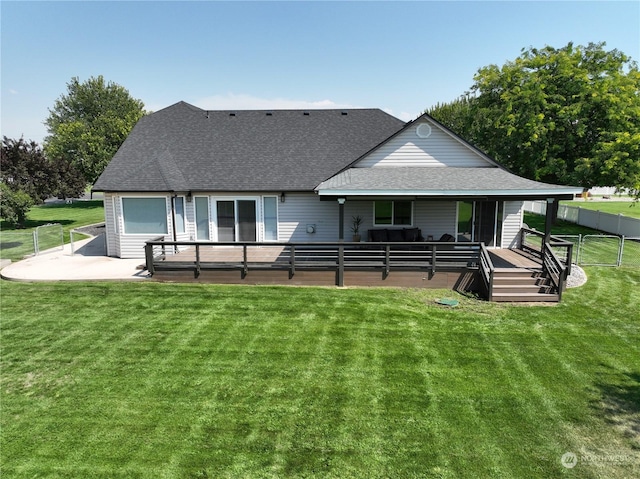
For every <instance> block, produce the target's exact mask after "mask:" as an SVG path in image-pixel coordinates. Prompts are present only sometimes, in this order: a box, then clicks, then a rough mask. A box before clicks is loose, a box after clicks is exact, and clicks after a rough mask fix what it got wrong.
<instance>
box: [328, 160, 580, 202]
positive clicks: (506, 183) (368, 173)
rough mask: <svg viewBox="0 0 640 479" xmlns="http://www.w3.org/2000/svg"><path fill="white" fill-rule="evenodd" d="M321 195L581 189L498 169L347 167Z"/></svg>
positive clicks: (525, 192) (569, 191)
mask: <svg viewBox="0 0 640 479" xmlns="http://www.w3.org/2000/svg"><path fill="white" fill-rule="evenodd" d="M316 191H318V193H319V194H320V195H331V196H334V195H361V196H365V195H375V194H379V193H380V192H382V191H384V192H385V194H389V195H393V194H397V195H418V196H450V195H454V196H455V195H488V196H531V195H532V194H533V195H551V196H552V195H572V194H576V193H580V192H581V191H582V189H581V188H576V187H572V186H560V185H551V184H547V183H540V182H538V181H533V180H528V179H526V178H522V177H520V176H517V175H514V174H513V173H510V172H508V171H506V170H505V169H503V168H500V167H497V166H496V167H491V166H488V167H487V168H446V167H432V168H419V167H394V168H390V167H378V168H349V169H348V170H345V171H343V172H342V173H340V174H338V175H336V176H334V177H332V178H330V179H329V180H327V181H324V182H322V183H321V184H320V185H319V186H318V187H317V188H316Z"/></svg>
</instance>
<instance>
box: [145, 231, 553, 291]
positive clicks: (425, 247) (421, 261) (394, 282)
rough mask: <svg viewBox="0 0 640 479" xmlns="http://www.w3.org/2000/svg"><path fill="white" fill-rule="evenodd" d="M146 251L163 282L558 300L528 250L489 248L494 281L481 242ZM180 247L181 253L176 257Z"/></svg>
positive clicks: (193, 246)
mask: <svg viewBox="0 0 640 479" xmlns="http://www.w3.org/2000/svg"><path fill="white" fill-rule="evenodd" d="M147 245H148V256H147V263H149V261H151V262H152V267H153V270H152V276H153V278H154V279H155V280H157V281H180V282H193V281H195V282H204V283H219V284H289V285H323V286H336V285H337V286H374V287H375V286H393V287H411V288H449V289H453V290H456V291H459V292H476V293H479V294H481V295H485V296H486V297H488V298H489V299H491V300H492V301H558V300H559V296H558V294H557V292H556V291H554V290H553V287H552V285H550V283H549V281H548V278H547V276H546V272H545V271H543V265H542V264H541V261H540V260H537V259H536V258H535V256H533V255H532V254H529V253H527V252H523V251H521V250H510V249H494V250H486V249H484V250H483V251H485V253H484V254H485V255H487V254H488V256H489V258H490V260H491V261H490V262H491V263H492V264H491V267H492V268H493V271H492V273H491V279H490V281H489V280H487V279H486V278H487V277H488V276H487V275H488V273H486V274H485V273H484V271H485V270H484V269H482V270H481V269H480V266H479V265H480V256H481V255H480V249H481V246H480V244H479V243H477V244H471V243H423V244H420V245H411V244H393V243H391V244H379V243H376V244H374V243H360V244H357V243H298V244H293V243H287V244H282V243H272V244H271V243H245V244H234V243H227V244H214V243H208V244H203V243H188V244H185V243H182V244H179V243H177V242H174V243H170V242H168V243H163V242H157V243H153V244H151V242H149V243H148V244H147ZM174 247H178V248H180V250H181V251H180V252H179V253H176V254H171V253H173V248H174ZM151 248H153V249H151ZM152 252H153V254H151V253H152ZM483 261H484V260H483ZM483 264H484V263H483ZM150 271H151V270H150Z"/></svg>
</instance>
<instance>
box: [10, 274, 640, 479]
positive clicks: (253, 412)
mask: <svg viewBox="0 0 640 479" xmlns="http://www.w3.org/2000/svg"><path fill="white" fill-rule="evenodd" d="M588 274H589V275H590V276H592V277H594V278H596V281H597V284H596V282H594V283H593V284H588V285H587V286H585V287H584V289H582V291H580V290H574V291H568V292H567V293H566V294H565V302H564V303H563V304H562V305H560V306H558V307H543V306H534V307H522V306H518V307H511V306H506V305H497V304H489V303H485V302H479V301H475V300H472V299H467V298H464V297H458V298H459V300H460V306H459V307H458V308H455V309H448V308H443V307H440V306H437V305H435V304H434V299H436V298H438V297H440V296H441V295H444V294H446V295H452V294H454V293H451V292H442V291H440V292H438V291H436V292H430V291H410V290H385V289H376V290H368V289H361V290H360V289H340V290H338V289H333V288H327V289H324V288H282V287H273V288H272V287H224V286H211V285H177V284H175V285H174V284H134V285H131V284H127V285H118V284H115V283H113V284H77V285H74V287H73V288H69V286H68V285H63V284H61V285H59V284H38V285H29V284H7V283H2V284H1V286H2V288H3V290H2V296H3V298H2V299H3V301H2V304H1V308H2V310H1V312H2V344H1V346H2V349H3V351H2V356H1V358H0V359H1V361H2V390H1V393H2V395H3V398H2V399H3V401H2V402H3V408H2V409H1V410H0V418H1V419H2V428H1V430H0V434H1V435H2V443H3V448H2V450H0V459H1V460H2V464H3V473H4V474H5V475H8V477H33V476H38V475H40V476H49V477H79V476H80V477H154V478H156V477H166V478H196V477H200V478H202V477H323V478H324V477H367V478H368V477H372V478H376V477H380V478H382V477H558V476H561V475H564V474H567V470H566V469H565V468H563V467H562V466H561V465H560V462H559V458H560V456H561V455H562V454H563V453H564V452H567V450H571V448H573V450H575V451H576V452H578V451H580V452H583V453H588V452H589V451H590V450H595V451H607V452H612V451H614V445H615V450H617V451H618V452H619V453H627V452H628V453H629V454H631V455H633V454H635V452H634V449H633V447H634V444H635V443H634V442H633V439H632V438H630V437H629V436H628V435H626V434H627V433H626V432H625V431H628V429H624V427H623V426H624V424H621V421H623V420H626V421H627V423H628V424H629V425H632V424H633V422H630V423H629V422H628V421H629V418H632V417H633V415H634V414H635V415H638V411H637V408H636V409H633V406H632V405H628V404H633V401H629V400H628V398H633V397H634V396H633V394H634V392H633V391H634V387H636V388H637V387H639V386H638V384H639V383H638V382H637V381H636V382H634V378H635V377H636V376H634V373H635V374H637V372H638V371H639V370H640V364H639V359H638V354H637V353H638V351H637V347H633V348H628V347H627V345H629V344H638V343H640V324H639V323H640V320H639V318H638V317H637V312H636V307H635V306H636V305H637V304H638V302H639V300H640V298H639V293H638V291H637V290H635V291H630V292H627V291H625V293H623V294H622V295H620V296H619V298H622V300H613V299H611V296H612V293H613V292H615V291H617V290H618V289H619V290H621V291H622V290H623V289H624V288H625V287H626V285H627V284H629V283H630V282H631V283H632V282H634V281H635V282H636V283H637V282H638V281H639V280H640V274H638V273H637V272H634V271H629V270H607V271H606V272H604V271H601V270H600V269H597V268H593V269H589V270H588ZM604 280H606V282H607V284H606V285H604V286H603V285H602V284H600V281H604ZM598 296H599V297H598ZM24 297H29V298H31V299H32V300H33V298H36V297H37V298H41V300H42V304H46V305H48V307H47V308H38V309H35V311H36V313H35V314H33V313H32V311H34V310H31V311H30V310H29V309H27V308H25V307H24V303H23V301H22V298H24ZM583 303H587V304H589V305H590V309H588V310H585V309H583V308H582V304H583ZM598 307H600V308H601V309H599V310H598V309H597V308H598ZM45 312H46V314H45ZM570 371H574V373H573V374H570V373H569V372H570ZM611 404H617V405H618V408H619V410H618V411H615V412H611V411H609V410H608V409H607V407H610V405H611ZM607 405H609V406H607ZM625 418H626V419H625ZM607 445H608V446H607ZM632 457H635V456H632ZM638 460H639V461H640V457H639V458H638ZM637 464H640V462H638V463H637ZM637 464H631V463H628V464H613V463H609V464H605V465H604V466H602V467H599V468H598V469H593V468H592V469H590V468H589V467H587V466H582V468H581V469H579V470H578V469H575V470H574V471H572V472H576V471H577V473H579V475H580V477H597V476H601V477H604V476H606V477H614V478H615V477H630V474H631V471H632V470H633V467H634V465H637Z"/></svg>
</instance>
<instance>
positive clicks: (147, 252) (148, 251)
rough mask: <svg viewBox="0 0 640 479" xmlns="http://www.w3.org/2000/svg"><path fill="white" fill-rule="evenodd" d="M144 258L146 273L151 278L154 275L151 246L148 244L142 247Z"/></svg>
mask: <svg viewBox="0 0 640 479" xmlns="http://www.w3.org/2000/svg"><path fill="white" fill-rule="evenodd" d="M144 257H145V262H146V263H147V265H146V266H147V271H148V272H149V274H150V275H151V276H153V273H155V268H154V267H153V245H152V244H149V243H145V245H144Z"/></svg>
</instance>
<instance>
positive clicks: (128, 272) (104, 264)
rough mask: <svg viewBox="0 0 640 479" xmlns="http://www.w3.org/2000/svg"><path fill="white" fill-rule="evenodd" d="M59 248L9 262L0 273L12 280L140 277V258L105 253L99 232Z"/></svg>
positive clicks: (96, 279) (103, 241)
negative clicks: (72, 251)
mask: <svg viewBox="0 0 640 479" xmlns="http://www.w3.org/2000/svg"><path fill="white" fill-rule="evenodd" d="M74 248H75V254H73V255H72V254H71V245H70V244H66V245H64V248H63V249H59V248H58V249H57V250H55V249H54V250H48V251H44V252H42V253H40V254H39V255H37V256H32V257H31V258H27V259H24V260H22V261H18V262H16V263H11V264H10V265H9V266H6V267H5V268H2V270H1V271H0V276H1V277H2V278H3V279H8V280H13V281H101V280H107V281H112V280H143V279H146V278H147V271H146V270H142V269H141V266H144V259H119V258H110V257H108V256H105V238H104V235H99V236H96V237H94V238H88V239H85V240H82V241H76V242H74Z"/></svg>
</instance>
